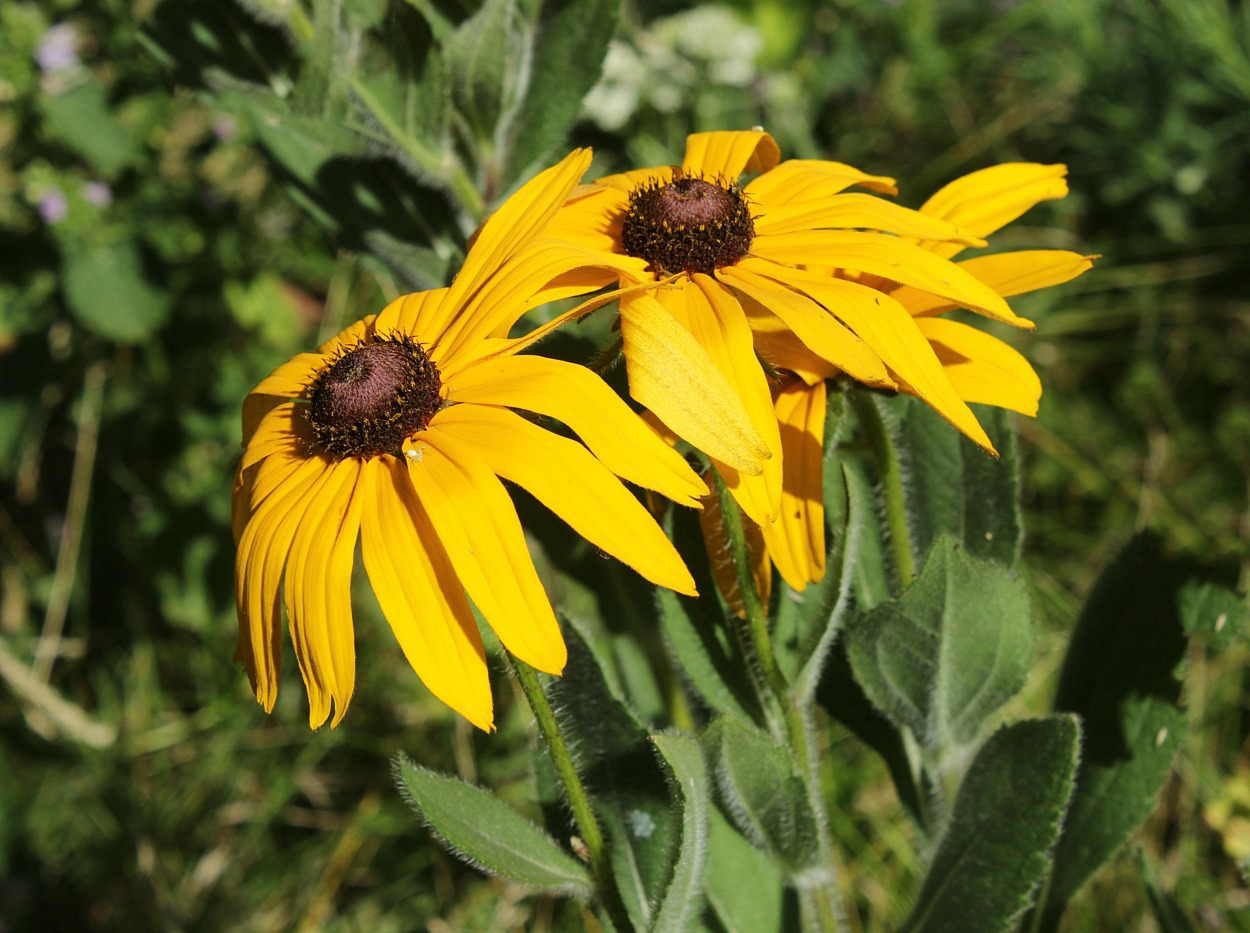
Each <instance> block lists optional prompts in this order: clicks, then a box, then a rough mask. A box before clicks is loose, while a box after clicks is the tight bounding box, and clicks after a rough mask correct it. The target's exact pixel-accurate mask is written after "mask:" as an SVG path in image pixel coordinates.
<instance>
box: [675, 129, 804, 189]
mask: <svg viewBox="0 0 1250 933" xmlns="http://www.w3.org/2000/svg"><path fill="white" fill-rule="evenodd" d="M780 160H781V149H780V148H779V147H778V146H777V141H776V140H774V139H773V138H772V137H771V136H769V135H768V134H767V133H765V132H763V131H762V130H742V131H728V132H726V131H716V132H711V133H691V134H690V135H689V136H687V137H686V155H685V158H683V159H682V160H681V169H682V172H683V173H684V174H686V175H693V176H695V177H696V178H698V177H706V178H723V179H725V180H726V181H736V180H737V179H738V176H739V175H741V174H742V173H743V172H767V171H769V170H770V169H772V168H774V167H775V166H776V165H777V163H778V162H779V161H780Z"/></svg>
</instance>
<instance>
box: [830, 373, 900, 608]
mask: <svg viewBox="0 0 1250 933" xmlns="http://www.w3.org/2000/svg"><path fill="white" fill-rule="evenodd" d="M847 395H849V396H850V399H851V404H852V405H853V406H854V407H855V416H856V417H857V418H858V419H859V423H860V424H861V425H862V426H863V428H864V430H865V431H866V432H867V434H868V440H869V443H871V444H872V450H873V454H874V455H875V456H876V459H877V470H878V473H879V477H880V480H881V490H882V494H883V496H884V498H885V520H886V524H887V525H888V526H889V529H890V549H891V551H892V552H893V554H894V567H895V569H896V570H897V571H898V582H899V586H901V587H903V588H904V589H905V588H906V587H908V586H910V585H911V582H912V580H914V579H915V578H916V565H915V561H914V560H913V558H912V554H911V530H910V529H909V528H908V527H907V504H906V501H905V499H904V497H903V473H902V469H901V468H900V466H899V461H898V451H897V450H896V449H895V447H894V442H893V440H891V439H890V433H889V432H888V431H887V430H886V428H885V422H884V421H882V420H881V410H880V409H879V408H877V404H876V402H875V401H874V400H873V397H872V396H871V395H870V394H869V393H867V392H862V391H859V390H856V389H852V390H851V391H850V392H848V393H847Z"/></svg>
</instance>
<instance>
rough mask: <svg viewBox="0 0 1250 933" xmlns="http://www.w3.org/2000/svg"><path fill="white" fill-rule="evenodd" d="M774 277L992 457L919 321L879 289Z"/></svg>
mask: <svg viewBox="0 0 1250 933" xmlns="http://www.w3.org/2000/svg"><path fill="white" fill-rule="evenodd" d="M776 274H777V277H778V279H779V280H780V281H782V282H784V283H785V284H788V285H790V286H791V287H792V288H795V289H797V290H798V291H801V292H803V293H804V294H806V295H807V296H808V297H810V298H811V299H812V300H813V301H816V302H819V303H820V304H822V305H824V306H825V307H826V308H829V309H831V310H832V311H833V312H834V313H835V314H837V316H838V317H839V318H841V319H842V322H843V323H845V324H846V326H847V327H849V328H850V329H851V330H853V331H855V333H857V334H858V335H859V336H860V337H861V338H862V339H863V340H864V342H865V343H867V344H868V345H869V346H870V347H872V348H873V350H875V351H876V352H877V354H878V355H879V356H880V357H881V360H882V362H883V363H885V365H886V366H888V367H889V368H890V369H891V370H892V371H893V372H894V373H895V374H897V375H898V376H899V377H900V378H901V379H902V380H903V381H904V382H906V383H907V384H908V385H909V386H911V387H912V388H913V389H914V390H915V392H916V394H917V395H918V396H919V397H920V398H922V399H924V401H926V402H928V403H929V405H930V406H932V407H933V408H934V409H935V410H936V411H937V412H938V414H940V415H941V416H942V417H944V418H946V420H948V421H949V422H950V423H951V424H953V425H955V427H957V428H959V430H961V431H963V432H964V433H965V434H966V435H968V437H970V438H972V440H974V441H976V442H977V443H978V444H980V445H981V446H982V447H984V448H985V449H986V450H988V451H990V452H991V453H993V452H994V447H993V445H992V444H991V443H990V439H989V437H988V436H986V434H985V431H984V430H983V429H982V428H981V425H980V424H979V423H978V422H977V419H976V416H975V415H973V413H972V410H971V409H969V408H968V406H967V405H966V404H965V403H964V401H963V400H962V399H961V398H960V397H959V395H958V394H957V393H956V392H955V389H954V388H953V387H952V386H951V384H950V380H949V379H947V378H946V374H945V373H944V372H943V371H942V366H941V364H940V363H939V362H938V359H937V356H936V355H935V354H934V352H933V348H932V347H930V346H929V342H928V341H927V340H925V339H924V335H923V334H921V333H920V329H919V328H918V327H917V326H916V320H915V319H914V318H913V317H912V316H911V315H910V314H908V313H907V312H906V311H905V310H904V309H903V306H902V305H900V304H899V303H898V302H896V301H894V299H892V298H890V296H889V295H885V294H883V293H881V292H879V291H877V290H876V289H873V288H868V287H867V286H864V285H859V284H857V283H855V282H847V281H845V280H843V279H831V278H829V277H828V276H825V275H821V274H819V273H815V272H805V271H803V270H801V269H782V268H781V267H777V270H776Z"/></svg>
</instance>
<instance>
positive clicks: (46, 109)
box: [42, 79, 139, 175]
mask: <svg viewBox="0 0 1250 933" xmlns="http://www.w3.org/2000/svg"><path fill="white" fill-rule="evenodd" d="M42 101H43V115H44V125H45V126H46V127H47V128H48V129H49V130H51V131H52V132H53V133H54V134H55V135H56V136H57V137H59V138H60V140H61V141H62V142H64V143H65V144H66V145H67V146H69V147H70V148H71V149H73V150H74V151H75V152H77V153H78V154H79V155H80V156H82V157H83V158H84V159H86V160H87V161H88V162H89V163H90V164H91V166H92V168H94V169H95V170H96V171H97V172H100V173H102V174H104V175H113V174H115V173H117V172H119V171H121V170H122V169H123V168H125V167H126V166H127V165H129V164H130V163H131V162H133V161H134V159H135V157H136V156H137V155H138V152H139V150H138V148H137V147H136V146H135V144H134V142H133V141H132V140H131V138H130V135H129V134H128V133H127V132H126V127H124V126H123V125H122V123H121V121H120V120H118V119H117V117H115V116H114V115H113V111H112V110H110V109H109V105H108V97H107V95H106V94H105V91H104V88H103V86H102V85H101V84H100V83H99V82H98V81H95V80H94V79H93V80H89V81H84V82H83V83H82V84H79V85H77V86H75V87H72V88H70V89H69V90H67V91H65V92H64V93H61V94H55V95H54V94H45V95H44V96H43V98H42Z"/></svg>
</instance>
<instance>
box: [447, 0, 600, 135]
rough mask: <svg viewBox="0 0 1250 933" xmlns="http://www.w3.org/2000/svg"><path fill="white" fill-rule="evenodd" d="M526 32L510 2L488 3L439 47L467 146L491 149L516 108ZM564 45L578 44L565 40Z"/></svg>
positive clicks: (569, 37) (514, 6) (523, 66)
mask: <svg viewBox="0 0 1250 933" xmlns="http://www.w3.org/2000/svg"><path fill="white" fill-rule="evenodd" d="M525 33H526V27H525V23H524V21H523V20H522V19H521V17H520V16H519V14H518V13H517V9H516V4H515V2H514V0H486V2H485V3H484V4H482V7H481V9H479V10H478V11H477V12H476V13H474V14H473V15H472V16H471V17H469V18H468V19H467V20H465V21H464V22H463V23H461V24H460V26H459V27H458V28H457V29H456V31H455V32H454V33H453V34H452V35H451V37H450V38H449V39H448V40H447V42H446V44H445V45H444V46H443V52H444V56H445V61H446V64H447V75H448V79H449V81H450V88H451V99H452V102H453V104H454V105H455V108H456V110H457V111H458V112H459V113H460V115H461V116H462V117H463V118H464V120H465V121H466V122H467V124H468V129H469V134H470V140H469V142H470V143H471V144H473V143H476V144H477V145H478V146H481V145H483V144H489V143H490V142H491V141H493V140H495V139H496V131H497V129H498V127H499V124H500V122H501V120H502V119H503V117H504V114H505V113H506V112H507V111H508V110H509V108H510V107H512V106H515V104H516V99H517V97H518V95H519V93H520V83H521V81H522V77H523V73H524V68H525V61H524V59H525V45H526V41H527V38H526V35H525ZM564 41H565V43H566V45H567V44H576V43H575V40H573V37H571V36H565V37H564Z"/></svg>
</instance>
